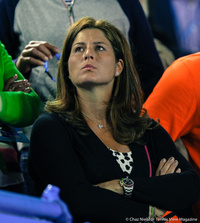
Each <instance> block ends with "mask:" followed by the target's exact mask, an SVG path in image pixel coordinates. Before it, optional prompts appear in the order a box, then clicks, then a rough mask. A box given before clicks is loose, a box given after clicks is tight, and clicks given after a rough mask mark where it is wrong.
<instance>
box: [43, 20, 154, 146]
mask: <svg viewBox="0 0 200 223" xmlns="http://www.w3.org/2000/svg"><path fill="white" fill-rule="evenodd" d="M83 29H99V30H101V31H102V32H103V33H104V35H105V37H106V38H107V39H108V40H109V41H110V43H111V45H112V47H113V50H114V54H115V58H116V61H118V60H119V59H122V60H123V61H124V69H123V71H122V73H121V74H120V75H119V76H118V77H116V78H115V82H114V85H113V91H112V95H111V99H110V101H109V103H108V106H107V113H106V118H107V122H108V123H109V126H110V131H111V133H112V135H113V137H114V139H115V140H116V141H117V142H119V143H121V144H129V143H131V142H133V141H138V140H139V139H140V138H141V137H142V135H143V134H144V132H145V131H146V130H147V129H148V128H149V126H150V124H151V119H149V117H148V115H147V112H146V110H145V109H143V108H142V105H143V93H142V89H141V85H140V81H139V77H138V74H137V71H136V68H135V65H134V62H133V59H132V54H131V51H130V48H129V45H128V43H127V41H126V39H125V37H124V36H123V34H122V33H121V32H120V31H119V30H118V29H117V28H116V27H115V26H113V25H112V24H110V23H109V22H107V21H105V20H95V19H93V18H91V17H85V18H82V19H80V20H79V21H78V22H76V23H75V24H74V25H73V26H72V27H71V28H70V30H69V32H68V34H67V36H66V39H65V41H64V44H63V50H62V55H61V60H60V63H59V68H58V77H57V94H56V99H55V100H54V101H51V100H49V101H48V102H47V104H46V107H45V109H46V111H47V112H55V113H58V114H59V115H60V116H62V117H64V118H65V120H66V122H68V123H70V124H72V125H73V126H75V127H76V128H77V130H78V131H79V133H80V134H88V131H87V130H89V127H88V125H87V123H86V121H85V119H84V117H83V115H82V113H81V109H80V104H79V99H78V95H77V91H76V87H75V86H74V85H73V84H72V82H71V80H70V79H69V71H68V60H69V56H70V52H71V48H72V44H73V42H74V40H75V38H76V36H77V34H78V33H79V32H80V31H81V30H83Z"/></svg>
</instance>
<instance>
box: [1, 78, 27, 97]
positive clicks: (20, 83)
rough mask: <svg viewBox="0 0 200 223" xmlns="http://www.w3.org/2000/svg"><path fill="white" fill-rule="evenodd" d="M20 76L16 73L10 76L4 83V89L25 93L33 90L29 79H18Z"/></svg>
mask: <svg viewBox="0 0 200 223" xmlns="http://www.w3.org/2000/svg"><path fill="white" fill-rule="evenodd" d="M17 78H18V76H17V75H14V76H13V77H11V78H9V79H8V80H7V81H6V82H5V85H4V88H3V91H23V92H25V93H29V92H31V89H30V85H31V84H30V83H29V82H28V80H17Z"/></svg>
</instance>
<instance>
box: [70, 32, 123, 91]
mask: <svg viewBox="0 0 200 223" xmlns="http://www.w3.org/2000/svg"><path fill="white" fill-rule="evenodd" d="M122 62H123V61H122ZM122 62H120V61H118V62H116V59H115V55H114V51H113V48H112V46H111V43H110V42H109V40H108V39H107V38H106V37H105V35H104V33H103V32H102V31H101V30H99V29H84V30H82V31H80V32H79V33H78V35H77V36H76V38H75V40H74V42H73V44H72V49H71V53H70V56H69V61H68V69H69V75H70V79H71V81H72V82H73V84H74V85H75V86H76V87H80V88H91V87H92V88H93V87H96V86H102V85H110V86H112V85H113V82H114V78H115V76H117V75H119V74H120V73H121V70H122V69H123V68H121V66H122ZM116 72H118V74H117V75H116Z"/></svg>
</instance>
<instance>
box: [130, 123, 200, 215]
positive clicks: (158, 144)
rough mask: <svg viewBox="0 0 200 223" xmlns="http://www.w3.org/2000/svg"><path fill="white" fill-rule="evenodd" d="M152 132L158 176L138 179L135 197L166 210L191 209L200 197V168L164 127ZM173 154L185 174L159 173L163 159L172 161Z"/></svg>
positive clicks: (150, 147)
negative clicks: (199, 172) (175, 142)
mask: <svg viewBox="0 0 200 223" xmlns="http://www.w3.org/2000/svg"><path fill="white" fill-rule="evenodd" d="M150 131H153V133H151V136H150V143H149V144H148V147H149V151H150V158H151V160H152V166H153V169H154V176H153V177H148V178H141V177H138V178H135V179H134V181H135V189H134V194H133V197H134V198H136V199H138V200H139V201H141V202H147V203H149V204H150V205H152V206H155V207H158V208H161V209H164V210H170V211H175V212H179V211H184V210H186V209H188V208H191V206H192V205H193V204H194V203H195V202H196V201H197V199H198V196H199V177H198V175H197V173H196V171H195V170H194V168H193V167H192V166H191V164H190V163H189V162H188V161H187V160H186V159H185V158H184V157H183V156H182V155H181V154H180V152H179V151H178V150H177V149H176V147H175V145H174V142H173V141H172V139H171V138H170V136H169V134H168V133H167V132H166V130H165V129H164V128H163V127H161V126H160V125H159V126H158V127H156V128H155V129H154V130H150ZM170 157H174V158H175V160H177V161H178V162H179V164H178V167H179V168H181V173H173V174H167V175H162V176H155V170H156V169H157V167H158V164H159V162H160V161H161V159H163V158H166V159H167V160H168V159H169V158H170ZM158 198H160V199H158Z"/></svg>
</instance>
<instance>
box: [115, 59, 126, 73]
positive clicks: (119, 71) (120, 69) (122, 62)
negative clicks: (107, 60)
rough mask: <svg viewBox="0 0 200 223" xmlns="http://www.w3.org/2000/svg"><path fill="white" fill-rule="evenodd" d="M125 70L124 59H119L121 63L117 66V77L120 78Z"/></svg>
mask: <svg viewBox="0 0 200 223" xmlns="http://www.w3.org/2000/svg"><path fill="white" fill-rule="evenodd" d="M123 69H124V61H123V60H122V59H119V61H118V62H117V64H116V72H115V77H118V76H119V75H120V74H121V72H122V71H123Z"/></svg>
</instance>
